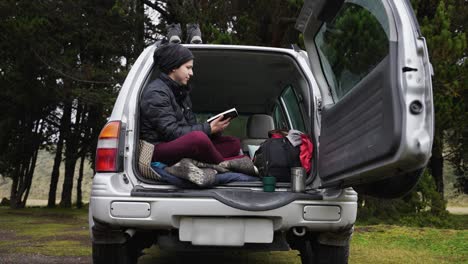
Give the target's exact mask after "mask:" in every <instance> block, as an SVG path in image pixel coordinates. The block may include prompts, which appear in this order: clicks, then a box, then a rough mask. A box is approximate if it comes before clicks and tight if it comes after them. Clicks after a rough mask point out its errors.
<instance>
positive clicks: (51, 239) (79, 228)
mask: <svg viewBox="0 0 468 264" xmlns="http://www.w3.org/2000/svg"><path fill="white" fill-rule="evenodd" d="M0 234H1V236H4V237H5V239H2V240H3V241H0V255H1V253H2V252H5V253H15V254H16V253H26V254H27V253H34V254H42V255H46V256H89V255H90V254H91V248H90V242H89V231H88V224H87V210H67V209H45V208H28V209H21V210H11V209H7V208H2V207H0Z"/></svg>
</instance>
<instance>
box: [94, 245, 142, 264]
mask: <svg viewBox="0 0 468 264" xmlns="http://www.w3.org/2000/svg"><path fill="white" fill-rule="evenodd" d="M138 257H139V254H138V251H137V249H136V248H134V247H132V246H131V244H130V243H129V242H127V243H125V244H96V243H93V264H136V263H137V259H138Z"/></svg>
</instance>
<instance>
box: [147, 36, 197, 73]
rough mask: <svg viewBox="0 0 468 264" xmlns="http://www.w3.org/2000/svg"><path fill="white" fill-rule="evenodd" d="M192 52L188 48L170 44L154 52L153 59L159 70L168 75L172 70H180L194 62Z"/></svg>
mask: <svg viewBox="0 0 468 264" xmlns="http://www.w3.org/2000/svg"><path fill="white" fill-rule="evenodd" d="M193 58H194V56H193V54H192V52H191V51H190V50H189V49H187V48H186V47H184V46H182V45H180V44H175V43H168V44H164V45H161V46H159V47H158V48H157V49H156V51H155V52H154V55H153V59H154V62H155V63H156V65H157V66H158V67H159V69H160V70H161V71H162V72H164V73H166V74H168V73H169V72H170V71H171V70H173V69H177V68H179V67H180V66H181V65H182V64H184V63H186V62H187V61H189V60H193Z"/></svg>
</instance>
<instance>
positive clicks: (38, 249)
mask: <svg viewBox="0 0 468 264" xmlns="http://www.w3.org/2000/svg"><path fill="white" fill-rule="evenodd" d="M451 217H454V219H455V220H456V222H457V223H458V224H459V225H458V228H457V229H436V228H427V227H424V228H420V227H408V226H397V225H357V227H356V230H355V232H354V235H353V239H352V242H351V254H350V259H349V260H350V263H425V264H426V263H438V264H439V263H468V229H467V228H466V227H468V225H467V223H468V215H457V216H451ZM0 237H2V239H1V240H0V256H1V255H2V253H7V254H18V253H21V254H42V255H46V256H54V257H63V256H68V257H70V256H88V257H89V256H90V255H91V247H90V241H89V233H88V227H87V210H76V209H75V210H67V209H44V208H27V209H22V210H11V209H7V208H1V207H0ZM146 253H147V255H145V256H143V257H142V258H141V259H140V261H139V263H140V264H145V263H154V262H157V263H177V262H179V263H182V262H184V261H183V260H187V261H190V262H192V263H193V262H195V263H196V262H197V260H198V261H199V262H203V263H207V259H214V260H216V261H217V262H216V263H219V262H220V259H222V261H221V263H277V264H280V263H300V258H299V257H298V252H297V251H289V252H254V253H248V254H246V253H239V252H220V253H218V254H215V255H217V256H215V257H213V254H210V255H208V254H205V253H196V254H194V253H184V254H179V253H177V254H176V253H174V252H170V251H161V250H159V248H158V247H152V248H151V249H148V250H146ZM0 259H1V258H0ZM0 262H1V261H0Z"/></svg>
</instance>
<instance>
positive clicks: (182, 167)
mask: <svg viewBox="0 0 468 264" xmlns="http://www.w3.org/2000/svg"><path fill="white" fill-rule="evenodd" d="M165 170H166V171H167V172H169V173H170V174H172V175H174V176H177V177H179V178H183V179H186V180H189V181H191V182H193V183H195V184H196V185H198V186H200V187H209V186H212V185H214V183H215V175H216V174H217V173H218V172H217V171H216V170H214V169H211V168H203V169H201V168H198V167H197V166H196V165H195V164H194V162H193V160H191V159H187V158H185V159H182V160H180V161H179V162H177V163H176V164H174V165H172V166H170V167H166V168H165Z"/></svg>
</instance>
